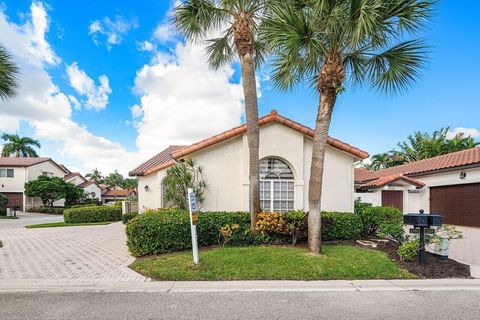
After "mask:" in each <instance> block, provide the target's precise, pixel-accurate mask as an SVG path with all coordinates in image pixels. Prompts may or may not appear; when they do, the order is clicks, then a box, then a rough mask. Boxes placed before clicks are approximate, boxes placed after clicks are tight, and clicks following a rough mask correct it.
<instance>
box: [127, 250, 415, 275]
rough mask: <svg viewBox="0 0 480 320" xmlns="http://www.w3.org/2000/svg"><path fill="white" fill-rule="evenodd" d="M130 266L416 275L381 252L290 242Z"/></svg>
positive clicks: (188, 271) (173, 270) (171, 271)
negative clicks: (315, 248)
mask: <svg viewBox="0 0 480 320" xmlns="http://www.w3.org/2000/svg"><path fill="white" fill-rule="evenodd" d="M130 268H132V269H133V270H135V271H137V272H139V273H141V274H143V275H145V276H147V277H150V278H152V279H155V280H173V281H186V280H333V279H347V280H355V279H411V278H415V276H414V275H412V274H410V273H409V272H408V271H406V270H404V269H402V268H400V267H399V266H398V265H397V264H396V263H395V262H393V261H392V260H391V259H389V257H388V256H387V255H386V254H385V253H383V252H379V251H375V250H370V249H365V248H360V247H358V246H345V245H325V246H324V247H323V254H322V255H311V254H309V253H308V250H307V249H306V248H304V247H292V246H251V247H213V248H208V249H203V250H201V251H200V264H199V265H198V266H196V265H194V264H193V261H192V253H191V251H183V252H176V253H169V254H163V255H159V256H152V257H145V258H139V259H137V260H136V261H135V262H134V263H133V264H132V265H131V266H130Z"/></svg>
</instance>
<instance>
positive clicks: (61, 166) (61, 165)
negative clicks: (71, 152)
mask: <svg viewBox="0 0 480 320" xmlns="http://www.w3.org/2000/svg"><path fill="white" fill-rule="evenodd" d="M58 166H59V167H60V168H62V169H63V171H65V172H66V173H67V174H68V173H71V171H70V170H68V168H67V167H66V166H65V165H64V164H61V163H60V164H59V165H58Z"/></svg>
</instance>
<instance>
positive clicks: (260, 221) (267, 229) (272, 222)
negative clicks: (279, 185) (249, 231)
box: [255, 211, 288, 234]
mask: <svg viewBox="0 0 480 320" xmlns="http://www.w3.org/2000/svg"><path fill="white" fill-rule="evenodd" d="M287 228H288V227H287V225H286V223H285V219H284V217H283V215H282V214H281V213H280V212H266V211H264V212H261V213H259V214H258V218H257V224H256V226H255V229H256V230H257V231H259V232H263V233H273V234H275V233H277V234H285V233H286V232H287Z"/></svg>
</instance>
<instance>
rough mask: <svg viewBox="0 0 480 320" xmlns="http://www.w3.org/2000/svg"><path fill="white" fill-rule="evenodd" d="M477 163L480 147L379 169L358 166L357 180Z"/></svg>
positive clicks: (365, 180)
mask: <svg viewBox="0 0 480 320" xmlns="http://www.w3.org/2000/svg"><path fill="white" fill-rule="evenodd" d="M477 164H478V165H480V148H479V147H476V148H472V149H468V150H463V151H458V152H453V153H449V154H445V155H442V156H438V157H433V158H429V159H425V160H421V161H416V162H411V163H407V164H404V165H401V166H396V167H391V168H387V169H383V170H378V171H371V170H365V169H358V168H356V169H355V182H356V183H365V182H369V181H373V180H376V179H379V178H384V177H389V176H392V175H396V174H401V175H402V176H417V175H423V174H429V173H434V172H436V171H440V170H445V169H451V168H457V167H463V166H468V165H477Z"/></svg>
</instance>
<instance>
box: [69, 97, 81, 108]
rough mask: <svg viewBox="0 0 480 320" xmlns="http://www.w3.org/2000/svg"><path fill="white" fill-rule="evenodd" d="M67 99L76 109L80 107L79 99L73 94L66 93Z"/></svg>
mask: <svg viewBox="0 0 480 320" xmlns="http://www.w3.org/2000/svg"><path fill="white" fill-rule="evenodd" d="M68 100H70V103H71V104H72V105H73V107H74V108H75V109H77V110H79V109H80V107H81V104H80V101H78V99H77V98H75V96H73V95H71V94H69V95H68Z"/></svg>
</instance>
